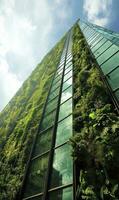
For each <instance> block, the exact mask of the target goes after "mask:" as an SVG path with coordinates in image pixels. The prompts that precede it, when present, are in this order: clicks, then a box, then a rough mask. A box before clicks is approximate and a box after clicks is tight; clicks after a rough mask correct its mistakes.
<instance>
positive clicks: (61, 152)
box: [50, 144, 73, 188]
mask: <svg viewBox="0 0 119 200" xmlns="http://www.w3.org/2000/svg"><path fill="white" fill-rule="evenodd" d="M72 165H73V164H72V157H71V148H70V146H69V145H68V144H65V145H63V146H61V147H59V148H57V149H55V152H54V160H53V168H52V174H51V186H50V188H54V187H57V186H61V185H66V184H70V183H72V178H73V177H72V176H73V173H72V171H73V166H72Z"/></svg>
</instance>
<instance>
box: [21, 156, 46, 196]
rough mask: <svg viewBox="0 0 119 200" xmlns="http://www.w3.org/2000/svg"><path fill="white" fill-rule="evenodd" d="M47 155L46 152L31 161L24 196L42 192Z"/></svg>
mask: <svg viewBox="0 0 119 200" xmlns="http://www.w3.org/2000/svg"><path fill="white" fill-rule="evenodd" d="M48 155H49V154H46V155H44V156H42V157H39V158H37V159H35V160H33V161H32V162H31V165H30V169H29V174H28V176H27V182H26V188H25V193H24V197H28V196H32V195H35V194H38V193H41V192H43V189H44V183H45V176H46V171H47V167H48V157H49V156H48Z"/></svg>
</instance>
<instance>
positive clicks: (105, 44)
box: [94, 41, 112, 58]
mask: <svg viewBox="0 0 119 200" xmlns="http://www.w3.org/2000/svg"><path fill="white" fill-rule="evenodd" d="M111 45H112V43H111V42H110V41H107V42H106V43H104V44H103V45H102V46H101V47H100V48H99V49H98V50H97V51H96V52H95V53H94V55H95V57H96V58H97V57H98V56H99V55H101V54H102V53H103V52H104V51H105V50H106V49H108V47H110V46H111Z"/></svg>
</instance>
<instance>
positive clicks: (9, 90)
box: [0, 58, 21, 110]
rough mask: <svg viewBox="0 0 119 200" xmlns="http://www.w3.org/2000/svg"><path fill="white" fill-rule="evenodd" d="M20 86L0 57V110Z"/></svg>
mask: <svg viewBox="0 0 119 200" xmlns="http://www.w3.org/2000/svg"><path fill="white" fill-rule="evenodd" d="M20 86H21V83H20V81H19V80H18V79H17V76H16V75H15V74H13V73H11V72H10V71H9V65H8V63H7V62H6V61H5V60H4V59H3V58H0V110H1V108H2V107H4V106H5V105H6V104H7V103H8V100H10V98H11V96H13V95H14V94H15V93H16V90H17V89H18V88H19V87H20Z"/></svg>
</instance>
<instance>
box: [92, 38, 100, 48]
mask: <svg viewBox="0 0 119 200" xmlns="http://www.w3.org/2000/svg"><path fill="white" fill-rule="evenodd" d="M102 38H103V37H102V36H100V37H99V38H98V39H97V40H96V41H94V42H93V43H92V44H91V48H93V47H94V46H95V45H96V44H98V42H99V41H100V40H101V39H102Z"/></svg>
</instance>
